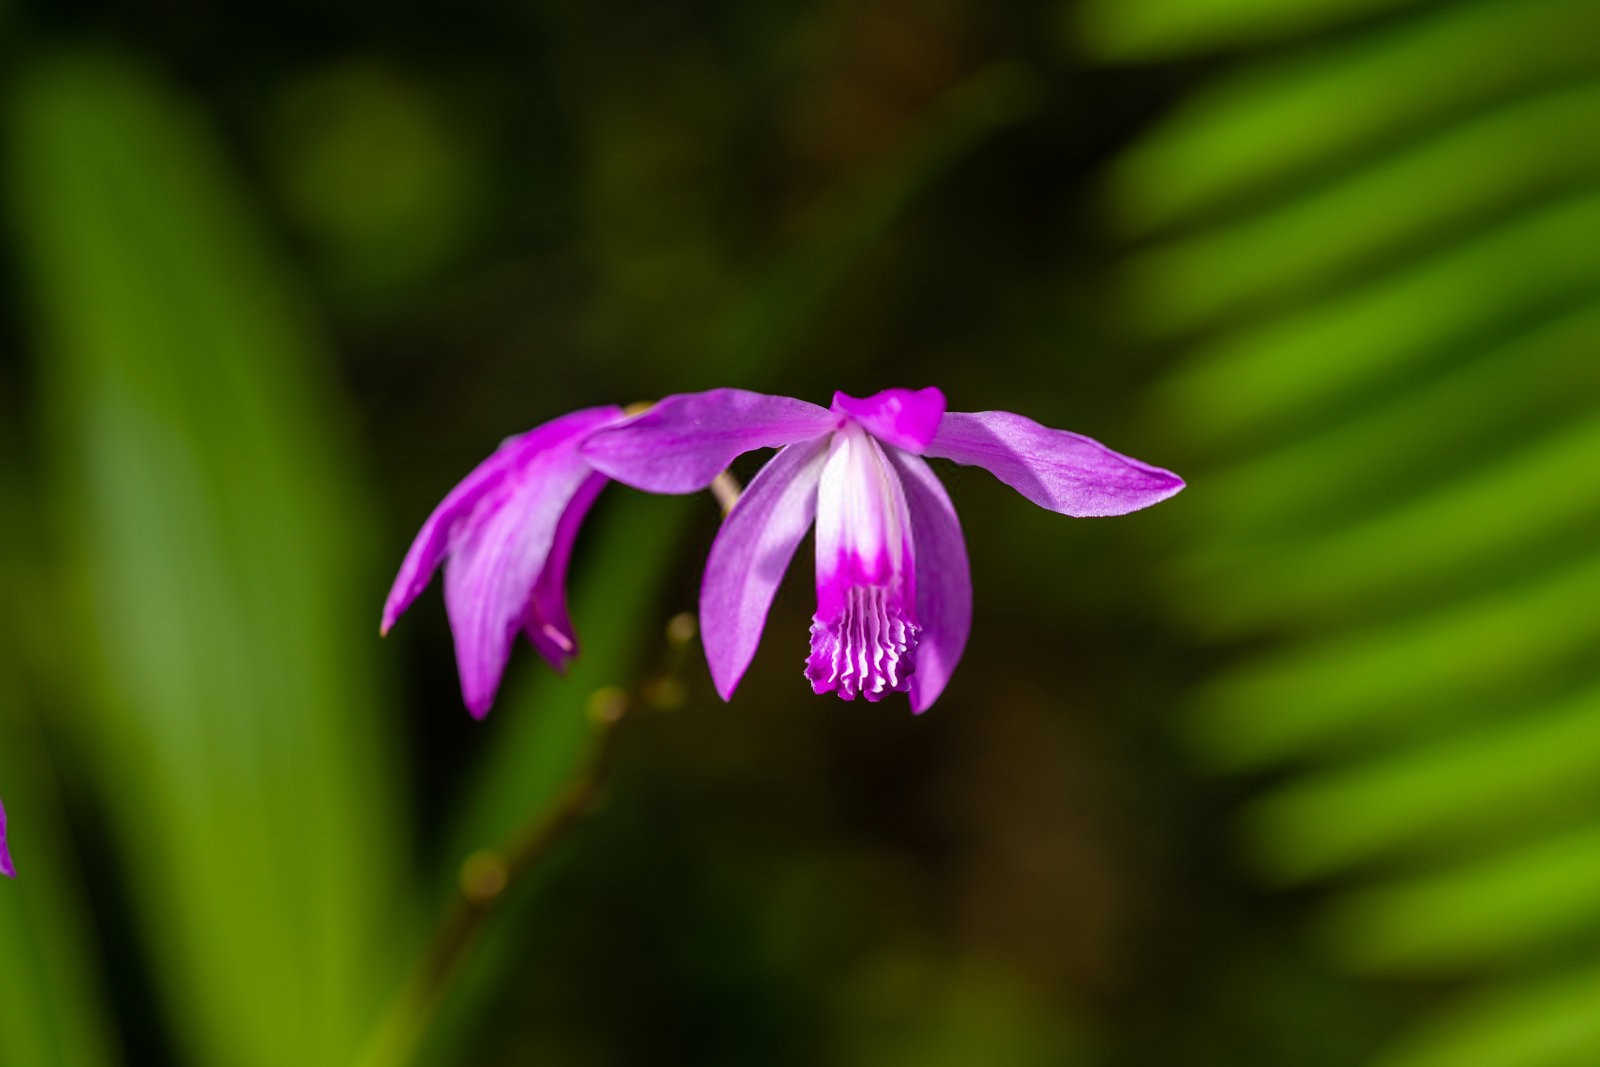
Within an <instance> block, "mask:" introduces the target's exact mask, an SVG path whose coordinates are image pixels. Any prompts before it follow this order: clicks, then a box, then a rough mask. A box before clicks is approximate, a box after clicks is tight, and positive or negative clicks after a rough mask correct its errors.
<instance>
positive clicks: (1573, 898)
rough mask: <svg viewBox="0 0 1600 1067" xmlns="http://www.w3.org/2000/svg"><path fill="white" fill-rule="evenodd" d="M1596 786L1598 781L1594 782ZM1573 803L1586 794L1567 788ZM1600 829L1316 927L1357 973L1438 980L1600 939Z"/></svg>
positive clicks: (1365, 901)
mask: <svg viewBox="0 0 1600 1067" xmlns="http://www.w3.org/2000/svg"><path fill="white" fill-rule="evenodd" d="M1589 778H1590V779H1591V780H1592V779H1593V773H1592V772H1590V774H1589ZM1568 791H1569V793H1573V794H1576V793H1577V792H1578V791H1577V790H1575V789H1572V788H1571V786H1570V784H1569V786H1568ZM1596 896H1600V829H1596V828H1595V827H1593V826H1587V825H1586V826H1583V827H1581V828H1580V829H1578V830H1576V831H1568V832H1566V833H1563V834H1560V835H1558V836H1554V837H1551V838H1548V839H1545V840H1539V841H1536V842H1534V843H1533V844H1531V845H1525V846H1521V847H1518V848H1516V849H1515V850H1513V851H1510V852H1507V853H1503V854H1496V855H1493V856H1491V857H1489V858H1488V859H1480V860H1475V861H1473V862H1472V863H1470V864H1462V865H1460V866H1454V867H1450V868H1447V869H1445V870H1443V871H1440V872H1438V873H1429V874H1426V875H1423V876H1420V877H1417V878H1414V879H1409V880H1401V881H1396V882H1395V883H1393V884H1388V885H1382V886H1379V887H1376V888H1371V889H1365V890H1360V891H1357V892H1354V893H1351V894H1349V895H1348V896H1346V897H1343V898H1341V899H1340V900H1339V901H1337V902H1335V903H1334V904H1333V905H1332V906H1331V907H1330V909H1329V911H1328V913H1327V914H1326V915H1324V916H1323V917H1322V919H1321V920H1320V921H1319V923H1318V934H1319V939H1320V940H1321V942H1322V943H1323V944H1325V945H1326V946H1327V949H1328V951H1329V952H1330V953H1331V954H1333V955H1335V956H1336V957H1338V958H1340V959H1342V960H1344V961H1346V963H1347V964H1348V965H1350V966H1353V967H1358V968H1361V969H1364V970H1373V971H1401V972H1424V973H1426V972H1430V971H1449V970H1459V969H1462V968H1466V967H1473V966H1481V965H1485V964H1495V963H1499V962H1501V961H1504V960H1514V959H1516V958H1517V957H1519V956H1526V955H1529V954H1531V953H1534V952H1537V951H1540V950H1549V949H1551V948H1554V947H1558V946H1560V945H1561V944H1562V943H1563V942H1565V941H1567V940H1569V939H1573V938H1580V939H1581V938H1586V939H1587V941H1581V940H1580V941H1579V943H1580V944H1583V943H1588V942H1593V941H1594V940H1595V935H1596V934H1597V933H1600V916H1597V915H1596V914H1595V907H1594V901H1595V898H1596Z"/></svg>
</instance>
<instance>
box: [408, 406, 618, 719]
mask: <svg viewBox="0 0 1600 1067" xmlns="http://www.w3.org/2000/svg"><path fill="white" fill-rule="evenodd" d="M623 417H624V416H623V411H622V409H621V408H619V407H598V408H587V409H585V410H582V411H575V412H573V413H572V414H570V415H563V416H562V417H561V418H558V419H554V420H552V421H550V422H547V423H545V424H544V425H542V426H538V427H535V428H534V429H532V430H529V431H527V432H526V433H522V434H518V435H517V436H515V437H511V438H508V439H507V440H506V441H505V442H504V443H502V444H501V446H500V447H499V448H498V449H496V450H495V452H494V454H493V455H491V456H490V457H489V458H488V459H486V460H484V461H483V462H482V463H480V464H478V466H477V467H476V468H474V469H473V470H472V472H471V473H470V474H468V475H467V476H466V477H465V478H463V479H462V480H461V482H460V483H459V484H458V485H457V486H456V487H455V488H454V489H452V490H451V491H450V492H449V494H448V495H446V496H445V498H444V500H442V501H441V502H440V503H439V506H438V507H436V508H434V510H433V514H431V515H429V516H428V519H427V521H426V522H424V523H423V524H422V529H421V530H420V531H418V533H417V536H416V539H415V540H414V541H413V542H412V543H411V548H410V550H409V551H408V552H407V553H406V558H405V561H404V562H403V563H401V565H400V572H399V573H398V574H397V575H396V576H395V580H394V585H393V587H392V588H391V589H390V590H389V597H388V600H387V601H386V602H385V604H384V607H383V621H382V624H381V626H380V630H381V632H382V633H385V634H386V633H388V632H389V629H390V628H391V627H392V626H394V624H395V621H396V620H397V619H398V618H399V617H400V615H401V614H402V613H403V612H404V611H405V610H406V608H408V607H409V606H410V605H411V602H412V601H414V600H415V599H416V598H417V597H418V596H419V595H420V594H421V593H422V591H423V590H424V589H426V588H427V586H428V583H429V582H430V581H431V580H432V578H433V574H434V571H436V570H437V569H438V568H439V566H440V565H441V564H442V565H443V567H444V599H445V610H446V613H447V614H448V615H449V617H450V631H451V633H452V635H453V636H454V639H455V646H456V667H457V670H458V672H459V674H460V677H461V696H462V700H463V701H464V702H465V703H466V705H467V710H468V711H470V712H471V713H472V714H473V715H474V716H476V717H477V718H480V719H481V718H483V717H484V716H485V715H487V714H488V712H489V707H490V705H492V704H493V703H494V698H495V693H496V692H497V691H498V690H499V688H500V679H501V677H502V676H503V675H504V673H505V668H506V663H507V661H508V660H509V659H510V658H511V648H512V645H513V644H514V643H515V640H516V636H517V634H518V632H522V633H524V634H525V635H526V636H527V638H528V640H529V642H530V643H531V644H532V645H533V647H534V648H535V649H536V650H537V651H538V653H539V655H541V656H543V657H544V658H545V659H546V660H547V661H548V662H549V663H550V665H551V666H552V667H554V668H555V669H556V670H558V671H559V670H564V669H565V668H566V665H567V664H568V662H570V661H571V659H572V658H573V657H574V656H575V655H577V651H578V643H577V636H576V634H575V633H574V632H573V628H572V621H571V619H570V617H569V616H568V614H567V594H566V575H567V563H568V561H569V560H570V558H571V555H572V545H573V542H574V541H575V540H576V539H577V536H578V529H579V527H580V526H581V525H582V523H583V519H584V516H585V515H587V514H588V511H589V507H590V505H592V504H593V503H594V501H595V498H596V497H597V496H598V495H599V494H600V490H602V489H603V488H605V484H606V481H607V479H606V477H605V476H604V475H602V474H597V473H595V471H594V470H593V468H591V467H590V465H589V464H588V462H587V461H586V460H584V458H583V457H582V456H581V455H580V454H579V452H578V444H579V442H580V441H582V440H583V438H584V437H585V436H586V435H587V434H589V433H590V432H592V431H593V430H595V429H597V428H598V427H601V426H605V425H608V424H610V423H614V422H617V421H618V420H620V419H622V418H623Z"/></svg>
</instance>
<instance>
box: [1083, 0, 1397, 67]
mask: <svg viewBox="0 0 1600 1067" xmlns="http://www.w3.org/2000/svg"><path fill="white" fill-rule="evenodd" d="M1420 2H1421V0H1274V2H1273V3H1270V4H1262V3H1260V2H1259V0H1141V2H1139V3H1127V2H1119V0H1083V2H1082V3H1079V4H1077V5H1075V6H1074V7H1073V8H1070V9H1069V10H1071V11H1072V12H1073V13H1074V22H1075V28H1076V30H1077V32H1078V33H1079V34H1081V35H1082V37H1083V38H1084V39H1085V41H1086V42H1087V43H1088V45H1089V47H1090V48H1091V49H1092V50H1093V51H1095V52H1097V53H1101V54H1104V55H1107V56H1111V57H1114V58H1117V59H1137V58H1146V57H1149V56H1155V55H1163V54H1167V53H1172V52H1190V51H1198V50H1201V49H1207V48H1213V47H1217V46H1230V45H1235V46H1236V45H1241V44H1254V43H1257V42H1261V41H1270V40H1273V39H1274V38H1278V37H1284V36H1289V35H1291V34H1295V33H1303V32H1305V31H1307V30H1313V29H1318V28H1321V27H1323V26H1326V25H1329V24H1338V23H1340V22H1344V21H1350V20H1354V19H1355V18H1358V17H1360V16H1362V15H1368V14H1371V13H1374V12H1381V11H1385V10H1387V9H1389V8H1403V7H1407V6H1411V5H1415V4H1418V3H1420Z"/></svg>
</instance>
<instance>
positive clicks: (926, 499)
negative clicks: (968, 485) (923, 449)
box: [888, 449, 972, 715]
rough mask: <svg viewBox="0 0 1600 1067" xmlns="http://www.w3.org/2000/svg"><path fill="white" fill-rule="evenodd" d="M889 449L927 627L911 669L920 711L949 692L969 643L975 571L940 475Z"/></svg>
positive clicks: (919, 614)
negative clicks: (905, 513) (906, 516)
mask: <svg viewBox="0 0 1600 1067" xmlns="http://www.w3.org/2000/svg"><path fill="white" fill-rule="evenodd" d="M888 451H889V458H890V461H891V462H892V463H893V464H894V465H895V468H896V469H897V470H898V471H899V472H900V484H901V486H902V487H903V488H904V490H905V497H906V507H907V509H908V510H909V511H910V513H911V540H912V542H913V543H914V544H915V545H916V553H917V555H916V569H917V581H916V588H917V620H918V621H919V622H920V623H921V624H922V633H921V635H920V637H919V639H918V642H917V669H916V670H915V671H914V672H913V673H912V675H911V710H912V711H913V712H915V713H917V714H918V715H920V714H922V713H923V712H924V711H927V710H928V708H929V706H930V705H932V704H933V702H934V701H935V700H937V699H939V694H940V693H942V692H944V687H945V683H946V682H948V681H949V680H950V675H951V674H953V673H954V672H955V669H956V664H957V663H959V662H961V653H962V652H963V651H964V650H965V649H966V647H967V635H968V634H969V633H971V631H972V573H971V571H970V569H969V568H968V565H967V544H966V539H965V538H964V537H962V535H961V520H959V519H958V518H956V509H955V508H954V507H953V506H952V505H951V503H950V496H949V494H947V493H946V492H945V490H944V486H943V485H942V484H940V482H939V478H938V476H937V475H936V474H934V473H933V469H932V468H930V467H929V466H928V464H927V463H926V462H924V461H923V460H921V459H919V458H918V457H916V456H913V455H910V454H909V453H906V452H900V451H897V450H895V449H890V450H888Z"/></svg>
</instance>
